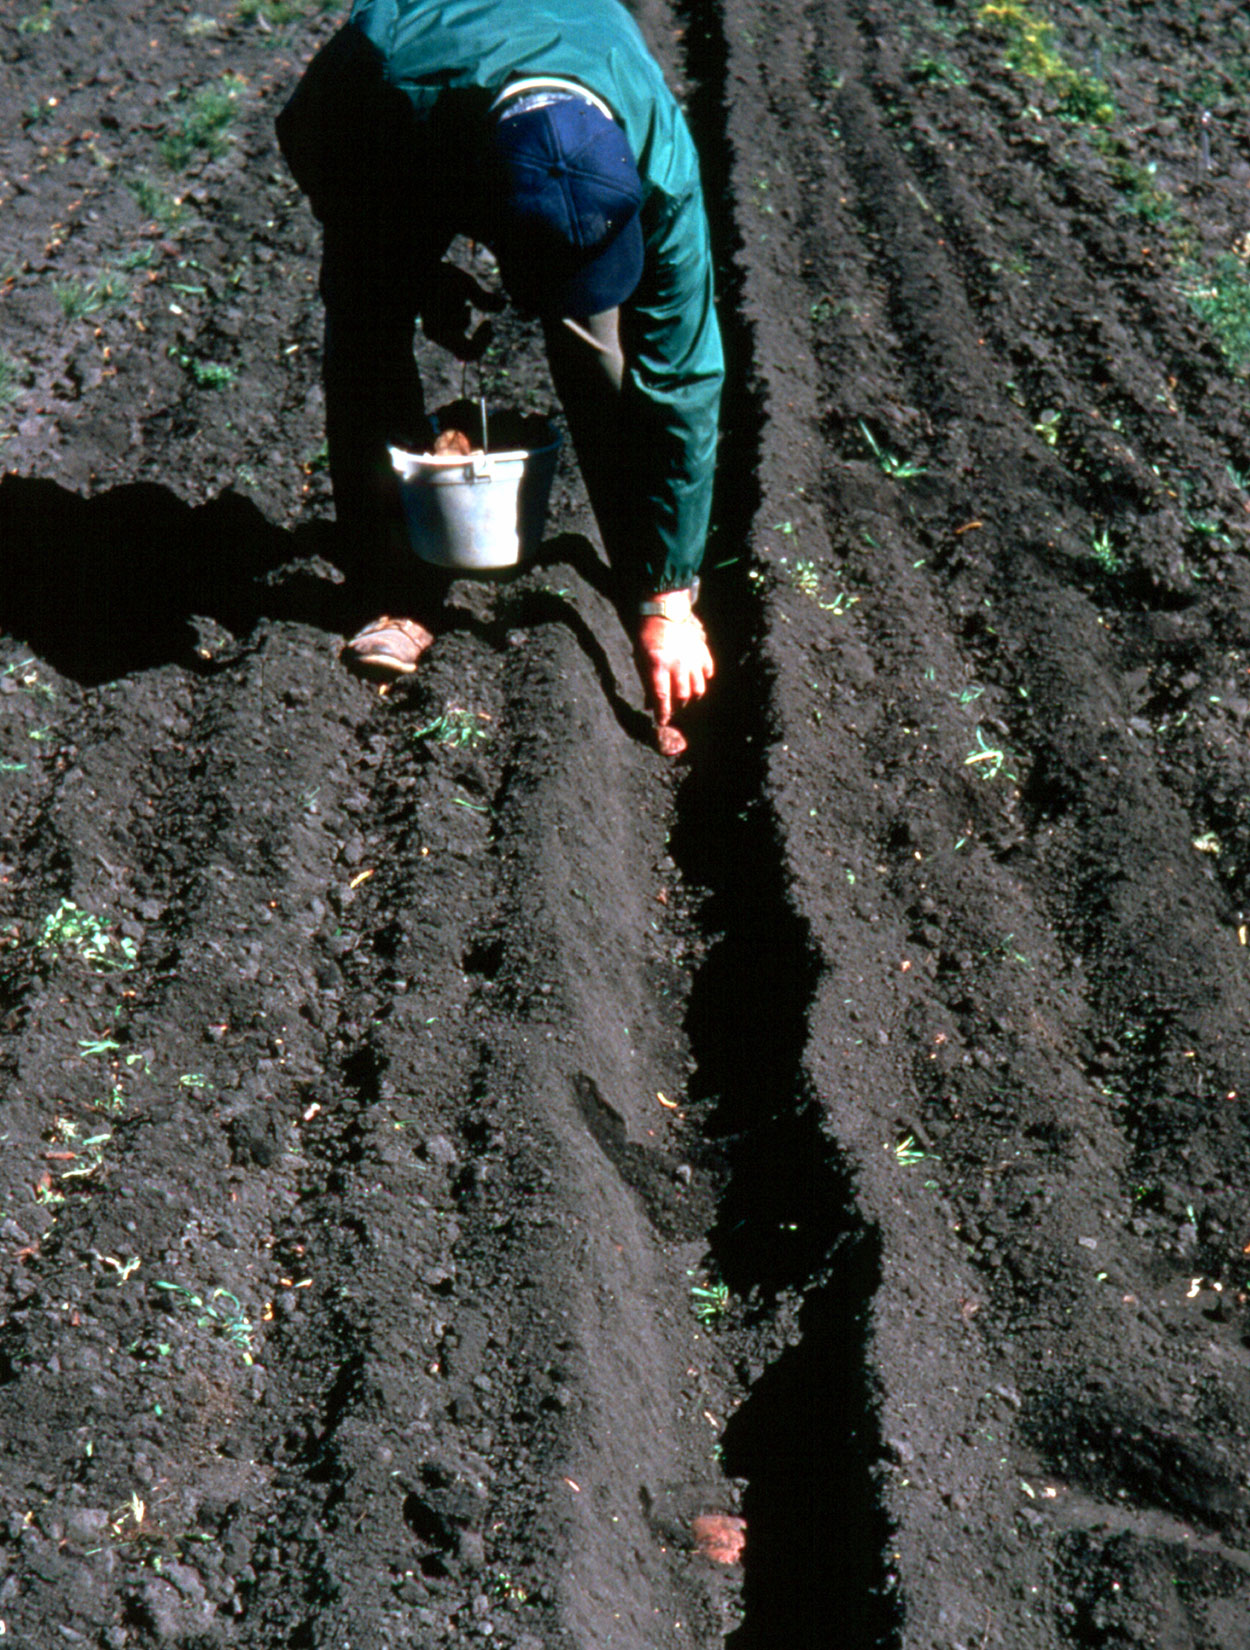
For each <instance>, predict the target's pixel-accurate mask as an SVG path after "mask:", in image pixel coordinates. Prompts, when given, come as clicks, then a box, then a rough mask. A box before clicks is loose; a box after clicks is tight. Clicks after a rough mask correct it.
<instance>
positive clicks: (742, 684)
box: [0, 0, 1250, 1650]
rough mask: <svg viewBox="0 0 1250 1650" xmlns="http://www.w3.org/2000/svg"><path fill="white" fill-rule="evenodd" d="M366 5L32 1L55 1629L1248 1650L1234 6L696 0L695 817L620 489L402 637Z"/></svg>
mask: <svg viewBox="0 0 1250 1650" xmlns="http://www.w3.org/2000/svg"><path fill="white" fill-rule="evenodd" d="M341 13H342V8H341V7H339V6H323V5H320V4H318V3H316V0H197V5H196V6H195V7H194V8H192V7H190V6H187V7H179V8H170V7H167V6H157V5H155V4H153V3H151V0H90V3H88V0H17V3H15V4H14V5H12V6H10V7H8V8H6V9H5V12H4V15H3V17H0V101H2V103H3V107H4V108H5V109H6V110H8V111H9V112H10V116H11V118H10V120H9V121H8V122H6V123H5V126H4V130H3V133H2V134H0V402H2V406H0V467H2V468H3V471H4V472H5V473H4V475H3V479H2V480H0V1024H2V1026H3V1033H4V1036H3V1043H2V1045H0V1060H2V1061H3V1085H2V1090H0V1092H2V1095H3V1099H2V1102H0V1104H2V1115H0V1262H2V1264H0V1623H3V1632H4V1637H5V1642H6V1643H9V1642H11V1643H13V1644H15V1645H30V1646H36V1647H38V1650H44V1647H49V1650H50V1647H52V1646H60V1645H64V1644H84V1645H91V1646H100V1647H103V1650H127V1647H131V1646H133V1647H142V1646H150V1645H170V1646H180V1647H183V1650H204V1647H207V1646H240V1647H249V1650H272V1647H273V1646H275V1645H291V1646H305V1647H326V1650H329V1647H330V1646H335V1647H339V1646H344V1645H348V1644H350V1645H352V1646H353V1647H355V1650H383V1647H386V1650H391V1647H397V1646H402V1645H412V1646H421V1647H425V1646H430V1645H438V1644H442V1643H450V1642H457V1643H459V1642H472V1641H474V1640H480V1641H481V1642H493V1643H495V1644H498V1645H501V1646H511V1647H513V1650H573V1647H577V1650H586V1647H589V1646H595V1647H600V1646H603V1647H607V1646H612V1647H625V1650H661V1647H666V1646H672V1647H677V1646H695V1645H698V1646H708V1645H713V1644H718V1643H720V1642H722V1641H725V1642H727V1643H729V1644H730V1645H732V1646H733V1647H734V1650H773V1647H775V1646H779V1645H785V1646H786V1647H787V1650H793V1647H796V1646H817V1645H819V1646H822V1647H823V1646H826V1645H828V1644H830V1643H832V1642H836V1643H837V1644H838V1645H839V1647H840V1650H867V1647H869V1646H905V1647H907V1650H991V1647H998V1650H1060V1647H1068V1646H1086V1647H1111V1646H1115V1647H1128V1646H1135V1647H1143V1650H1144V1647H1146V1646H1159V1647H1168V1650H1172V1647H1176V1650H1215V1647H1220V1650H1227V1647H1230V1646H1234V1645H1240V1644H1243V1643H1244V1642H1245V1640H1246V1637H1247V1632H1248V1631H1250V1608H1248V1578H1250V1548H1248V1542H1247V1533H1248V1532H1247V1515H1246V1508H1247V1471H1248V1468H1250V1449H1248V1445H1247V1427H1248V1426H1250V1392H1248V1388H1247V1359H1248V1357H1250V1352H1248V1345H1250V1341H1248V1337H1247V1297H1248V1295H1250V1196H1248V1194H1247V1187H1248V1186H1250V1139H1248V1135H1247V1116H1248V1111H1247V1107H1248V1104H1250V1062H1248V1049H1247V1035H1248V1034H1247V1029H1246V1028H1247V1025H1248V1024H1250V992H1248V990H1247V980H1246V976H1247V964H1248V960H1250V893H1248V891H1247V873H1248V868H1250V817H1248V814H1247V803H1246V797H1247V795H1248V794H1250V761H1248V759H1247V739H1248V738H1250V726H1248V723H1250V616H1248V614H1250V610H1248V605H1247V603H1248V599H1250V577H1248V575H1247V566H1248V563H1247V556H1246V549H1247V528H1248V519H1247V518H1248V513H1250V434H1248V433H1247V427H1246V417H1245V389H1246V385H1245V376H1244V373H1245V365H1246V362H1247V360H1248V359H1250V319H1248V318H1250V264H1248V261H1247V254H1248V252H1250V239H1248V238H1247V237H1248V236H1250V195H1248V194H1247V183H1248V182H1250V129H1248V128H1247V124H1246V118H1245V93H1246V88H1247V86H1248V85H1250V23H1247V20H1246V18H1245V17H1244V16H1243V15H1242V9H1241V8H1240V7H1239V6H1237V5H1235V4H1231V3H1216V4H1209V5H1205V6H1201V7H1196V6H1192V5H1190V4H1189V3H1188V0H1158V3H1157V4H1154V5H1151V6H1149V7H1144V6H1139V5H1135V4H1131V3H1129V0H1119V3H1111V4H1108V5H1105V6H1100V7H1097V8H1094V7H1091V6H1084V5H1077V4H1074V3H1071V0H1036V3H1030V4H1028V5H1024V4H1017V3H1016V0H1004V3H1001V4H992V5H990V4H978V3H966V0H943V3H938V0H932V3H930V0H893V3H890V4H886V3H884V0H811V3H810V4H803V3H802V0H792V3H791V4H789V5H787V6H784V7H783V6H778V5H775V4H771V3H769V0H697V3H696V4H694V5H692V6H690V7H684V8H669V7H668V6H666V5H665V4H662V3H660V0H646V3H645V4H644V5H643V6H642V9H641V15H640V21H641V22H642V24H643V27H644V29H645V31H646V32H647V35H648V38H649V40H650V41H651V42H652V44H653V46H654V49H655V50H656V52H657V54H658V55H659V56H660V57H661V60H662V61H663V62H664V64H665V66H666V68H667V70H668V72H669V74H670V77H671V79H672V82H673V84H674V85H675V86H676V87H678V88H679V89H680V90H681V92H682V95H683V97H684V99H685V102H686V106H687V110H688V113H689V117H690V120H691V123H692V125H693V128H694V130H695V132H696V135H697V138H698V141H699V144H700V148H701V152H702V155H703V158H704V167H705V175H706V183H707V193H708V197H709V200H710V202H711V204H712V209H713V213H714V219H715V223H714V229H715V238H716V244H717V248H718V259H719V277H720V279H719V287H720V304H721V313H722V317H723V321H724V326H725V331H726V334H727V339H728V344H729V358H730V382H729V386H728V395H727V401H726V407H725V417H724V432H723V441H722V457H721V463H720V478H721V484H720V493H719V498H718V503H717V511H716V529H715V532H714V535H713V537H712V540H711V543H710V545H709V552H708V557H707V563H706V568H705V572H706V580H705V596H704V600H703V602H702V604H701V611H702V612H703V614H704V616H705V620H706V623H707V625H708V628H709V633H710V635H711V638H712V644H713V648H714V650H715V652H716V656H717V660H718V666H719V669H718V675H717V678H716V682H715V685H714V688H713V691H712V694H711V696H710V699H709V701H708V703H707V705H706V706H705V707H704V708H702V709H701V710H699V711H698V712H697V713H695V714H692V715H691V716H689V717H688V718H686V719H685V721H684V722H683V726H682V737H684V738H685V739H686V740H687V741H688V745H689V749H688V752H687V754H686V760H685V761H684V762H683V763H681V764H679V765H676V766H674V765H672V764H670V763H668V762H667V761H665V759H664V758H663V757H662V756H661V755H660V754H658V752H657V751H656V748H655V743H654V738H653V732H652V730H651V729H650V727H649V723H648V719H647V718H646V716H645V715H644V714H643V709H642V705H641V700H640V694H639V690H638V688H637V685H636V681H635V678H634V673H633V668H632V663H631V660H630V656H629V645H628V640H627V638H626V637H625V635H624V634H623V632H622V631H621V629H620V626H619V623H618V621H617V619H616V616H615V613H614V611H613V608H612V605H611V601H610V599H609V586H608V584H607V581H606V580H605V577H604V571H603V568H602V564H601V561H600V558H599V552H598V550H597V548H596V546H597V543H598V541H597V538H596V535H595V532H594V528H593V523H592V521H591V519H590V516H589V513H588V510H587V507H586V503H585V498H584V495H583V493H582V491H581V488H580V484H579V482H578V479H577V475H576V471H575V468H574V467H573V465H572V462H571V459H569V458H568V457H567V455H566V456H565V457H564V458H563V459H562V461H561V463H562V468H561V470H560V473H559V477H558V480H557V484H556V490H555V495H554V498H553V506H552V513H551V519H550V522H549V525H548V536H547V540H546V542H545V544H544V547H543V550H542V553H541V554H540V556H539V557H538V558H537V560H536V561H535V562H534V563H533V564H532V565H531V566H530V567H528V568H526V569H525V570H523V571H522V572H521V573H520V574H518V575H516V576H514V577H511V578H507V579H497V580H491V581H482V582H473V581H469V580H465V581H459V582H457V583H455V584H454V585H453V586H452V588H451V590H450V592H449V596H448V602H447V617H446V621H445V623H444V625H443V627H442V629H441V632H440V634H439V636H438V638H437V640H436V641H435V643H434V645H433V646H432V647H431V648H430V649H429V650H428V652H427V653H426V654H425V656H424V657H422V658H421V660H420V663H419V667H418V668H417V669H416V670H415V671H414V672H412V673H411V675H410V676H406V677H404V678H403V679H402V680H398V681H395V682H393V683H390V684H383V685H384V686H385V688H386V691H385V692H380V691H379V688H378V686H377V684H373V683H369V682H367V681H362V680H360V679H358V678H357V677H355V676H353V675H352V674H350V673H349V672H348V671H346V670H345V669H344V668H343V666H342V664H341V663H340V662H339V659H338V652H339V648H340V646H341V644H342V639H343V638H344V637H345V636H350V635H352V634H353V633H354V632H355V631H357V630H358V629H359V628H360V627H361V625H363V624H364V623H365V622H366V621H367V620H370V619H373V618H376V616H377V610H376V609H375V610H374V611H373V612H364V611H359V610H358V608H357V605H356V602H355V598H354V597H353V596H352V595H351V594H350V593H349V592H350V586H348V585H347V584H345V583H344V582H343V579H342V576H341V573H340V570H339V569H338V567H337V565H336V563H335V561H334V553H335V541H334V537H333V533H332V530H331V527H330V525H329V524H330V522H331V519H332V508H331V503H330V498H329V488H328V480H327V477H326V473H325V450H324V443H323V430H322V408H321V393H320V389H319V377H318V374H319V351H320V326H321V321H320V314H319V308H318V302H317V297H316V278H317V236H316V230H315V225H314V223H313V221H312V219H311V218H310V216H309V213H308V210H307V208H306V206H305V204H304V202H303V201H302V200H301V198H300V197H299V195H298V192H297V191H296V189H295V187H294V185H293V183H292V182H291V180H290V178H289V177H288V176H287V174H286V172H285V171H284V168H283V166H282V163H281V160H280V158H279V156H278V153H277V150H276V147H275V144H274V139H273V118H274V116H275V114H276V113H277V111H278V109H279V108H280V107H281V104H282V102H283V99H284V97H285V96H286V94H287V93H288V91H289V89H290V88H291V86H292V85H293V84H294V82H295V80H296V78H297V77H298V74H299V72H300V68H301V66H302V64H303V63H304V62H305V61H306V60H307V59H308V57H309V56H311V54H312V52H313V51H314V50H315V49H316V47H317V46H318V45H319V44H320V43H321V41H323V40H324V39H325V38H327V36H328V35H329V33H330V32H331V31H332V30H333V29H334V28H335V27H336V26H337V24H338V22H339V21H340V20H341ZM459 255H460V256H461V257H463V258H464V259H465V260H466V261H467V262H468V263H469V264H470V265H471V267H472V268H473V269H474V271H475V273H476V274H477V275H478V276H479V277H480V278H482V279H483V280H487V281H488V280H490V279H491V278H492V273H491V269H490V265H489V261H488V260H487V259H485V258H484V257H483V255H481V254H480V253H479V252H477V251H475V249H473V248H469V247H461V248H460V249H459ZM494 319H495V327H496V333H495V341H494V343H493V345H492V347H491V352H490V353H489V355H488V356H487V358H486V361H485V363H484V378H485V382H484V385H483V390H482V393H483V394H485V395H487V396H488V397H489V398H490V400H491V402H492V404H495V403H499V404H506V405H509V406H511V407H513V408H514V409H515V410H516V411H518V412H519V413H526V414H535V415H542V414H545V413H546V412H547V411H548V409H549V406H550V398H551V391H550V388H549V385H548V381H547V377H546V372H545V367H544V365H543V362H542V355H541V348H540V343H539V340H538V337H537V334H536V332H535V330H534V328H533V327H532V326H530V325H528V324H526V323H524V322H522V321H520V320H518V319H517V318H515V317H513V316H510V315H508V314H506V313H505V314H503V315H500V316H498V317H495V318H494ZM417 348H418V354H419V356H420V360H421V363H422V367H423V370H424V372H425V373H426V376H427V381H428V390H429V395H430V405H432V406H437V405H439V404H440V403H441V402H443V401H447V400H451V399H453V398H454V397H456V396H458V395H463V394H464V393H465V386H464V385H463V384H462V383H461V382H460V369H459V367H458V366H457V365H456V364H455V363H452V362H451V361H450V360H449V359H448V358H447V357H445V356H443V355H441V354H440V353H439V352H438V351H437V350H434V349H432V348H429V347H428V346H426V345H425V344H424V343H423V342H421V341H420V340H418V345H417ZM470 387H473V386H470ZM390 611H391V612H392V614H394V613H395V611H396V610H395V609H394V608H391V609H390Z"/></svg>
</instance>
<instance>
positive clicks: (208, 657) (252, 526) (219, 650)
mask: <svg viewBox="0 0 1250 1650" xmlns="http://www.w3.org/2000/svg"><path fill="white" fill-rule="evenodd" d="M336 543H337V537H336V534H335V531H334V528H333V526H331V525H330V524H329V523H326V522H310V523H308V524H305V525H301V526H299V527H297V528H295V529H294V530H292V531H288V530H286V529H284V528H281V527H276V526H274V524H273V523H272V522H271V521H269V520H268V518H267V517H266V516H265V515H264V513H263V512H262V511H261V510H260V509H259V508H258V507H257V505H255V504H254V503H253V502H252V501H251V500H250V499H247V498H244V497H243V496H242V495H241V494H239V493H235V492H230V491H227V492H224V493H221V494H219V495H218V496H217V497H216V498H214V499H211V500H209V502H208V503H207V504H200V505H191V504H188V503H186V502H185V500H183V499H180V498H178V497H177V496H176V494H174V493H172V492H171V491H170V490H169V488H167V487H163V486H160V485H158V484H157V483H155V482H128V483H125V484H123V485H121V486H117V487H113V488H110V489H109V490H108V491H107V492H103V493H99V494H97V495H96V496H95V497H94V498H82V497H80V496H79V495H78V494H77V493H73V492H70V491H69V490H68V489H67V488H65V487H62V486H60V485H59V484H58V483H57V482H55V481H52V480H49V479H46V478H42V477H35V478H32V477H25V476H16V475H6V476H4V477H0V631H3V632H6V633H7V634H9V635H11V636H14V637H16V638H17V639H18V640H19V641H20V642H21V643H22V644H23V645H24V646H27V647H29V648H30V649H31V650H32V651H33V652H34V653H35V654H37V655H38V656H39V658H41V659H43V660H46V662H47V663H48V664H49V665H51V666H52V667H53V669H55V670H56V671H58V672H59V673H60V674H61V675H62V676H65V677H68V678H70V679H71V680H73V681H76V682H79V683H80V684H81V685H82V686H84V687H93V686H96V685H98V684H99V683H101V682H107V681H114V680H116V679H117V678H119V677H122V676H127V675H129V674H131V673H132V672H134V671H139V670H149V669H152V668H153V667H155V666H158V665H163V664H178V665H181V666H183V667H184V668H186V669H189V670H194V671H197V672H199V673H201V674H204V673H208V672H211V671H216V670H220V669H222V668H224V667H226V666H227V665H228V664H229V663H230V662H231V661H232V660H233V659H235V658H237V657H238V654H239V650H240V648H241V647H245V646H246V645H247V640H248V638H249V637H250V636H251V635H252V633H253V632H254V631H255V629H256V627H257V625H258V624H259V623H260V622H261V621H262V620H265V619H270V620H287V621H294V622H297V623H302V624H307V625H311V626H313V627H315V628H316V629H319V630H324V631H326V632H327V633H328V634H331V635H333V634H338V635H343V634H345V633H350V632H351V631H352V630H354V629H356V628H357V627H358V626H359V625H360V624H361V623H363V622H364V619H365V618H367V617H370V616H372V604H373V602H374V598H375V596H376V597H377V599H378V600H379V601H381V600H382V594H381V593H380V592H378V591H371V590H370V589H369V587H368V585H367V584H366V585H363V586H362V583H361V581H360V580H359V578H356V579H350V578H349V579H345V578H344V575H343V569H341V568H339V567H338V566H337V565H336V561H335V558H336V555H337V551H336ZM559 567H563V568H567V569H570V570H571V571H573V572H575V573H576V574H579V575H580V576H581V578H583V579H584V580H585V581H586V584H587V585H588V586H589V587H590V588H591V589H593V590H594V591H596V592H597V593H598V594H599V596H600V597H601V598H602V599H603V601H604V603H605V608H604V611H605V613H606V611H607V609H606V603H607V601H608V600H609V592H610V581H609V577H608V573H607V569H606V567H605V565H604V564H603V562H602V561H600V560H599V558H598V557H597V556H596V554H595V551H594V549H593V547H592V545H591V544H590V542H589V540H587V539H586V538H584V537H583V536H582V535H580V534H577V533H560V534H558V535H557V536H556V537H555V538H554V539H551V540H548V541H547V542H546V543H545V544H544V545H543V547H542V549H541V550H540V551H539V553H538V554H537V555H536V556H535V557H534V558H533V560H532V561H531V562H530V563H529V564H528V573H529V575H530V576H529V577H519V578H517V579H516V581H515V588H514V591H513V592H512V594H511V595H510V597H509V599H508V600H506V601H505V602H503V603H502V604H501V605H500V606H499V607H498V609H497V611H496V612H495V614H494V615H493V617H492V618H491V619H487V620H485V621H484V622H481V621H476V620H475V619H474V618H473V617H472V616H470V615H467V614H465V613H463V612H457V611H455V610H454V609H452V610H449V611H448V612H447V613H446V614H445V615H444V626H445V627H446V628H468V629H473V630H478V631H480V633H481V634H482V636H483V639H484V640H486V641H488V642H490V643H495V644H497V645H503V643H504V640H505V637H506V632H507V628H508V626H509V625H511V624H515V623H518V622H520V623H530V624H545V623H560V624H564V625H567V626H568V627H569V628H570V629H571V630H572V631H573V633H574V635H575V636H576V637H577V639H578V642H579V644H580V645H581V646H582V648H583V649H584V651H585V652H586V654H587V656H588V658H589V659H590V661H591V663H592V665H593V667H594V669H595V671H596V673H597V674H598V676H599V678H600V681H601V682H602V684H603V687H604V691H605V693H606V694H607V695H608V698H609V702H610V703H611V705H612V708H613V711H614V714H615V715H616V717H617V720H618V721H619V722H620V723H621V725H622V726H623V727H624V728H625V729H626V731H627V732H628V733H629V734H630V735H631V736H632V737H634V738H646V737H647V736H648V734H649V723H648V721H647V718H646V717H645V716H643V715H642V713H641V712H640V711H638V710H636V709H634V708H633V707H632V706H630V705H629V704H628V703H627V702H626V701H625V700H624V699H623V698H622V697H621V694H620V690H619V687H618V677H619V676H620V675H621V674H622V672H621V671H620V670H619V669H614V668H613V665H612V664H611V663H610V661H609V659H608V657H607V654H606V652H605V650H604V646H603V643H602V640H601V638H600V636H599V635H598V634H596V629H595V627H594V626H592V625H591V624H589V623H588V622H587V620H586V619H585V618H583V617H582V616H581V615H580V614H579V613H578V612H577V611H576V609H575V608H574V607H573V606H572V605H571V604H570V603H569V602H567V601H565V600H564V599H562V595H561V593H559V592H555V591H550V590H548V589H547V588H545V587H544V585H543V570H553V569H555V568H559ZM349 571H350V569H349ZM520 571H521V570H518V573H519V572H520ZM508 582H509V583H511V582H512V581H511V580H509V581H508ZM377 610H378V611H381V607H379V608H378V609H377ZM205 621H209V623H210V625H212V626H219V627H220V628H221V630H222V631H225V632H228V633H229V644H228V645H226V646H224V647H223V646H221V645H220V643H221V642H222V641H223V640H225V638H221V637H214V638H213V640H214V642H215V643H216V644H217V645H214V646H210V647H206V646H205V645H204V642H205V635H204V628H205V626H204V622H205Z"/></svg>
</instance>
